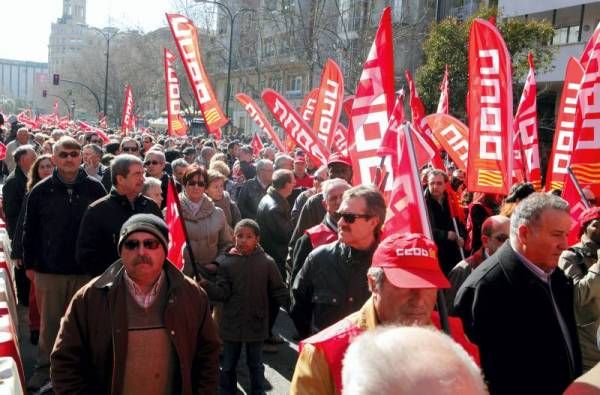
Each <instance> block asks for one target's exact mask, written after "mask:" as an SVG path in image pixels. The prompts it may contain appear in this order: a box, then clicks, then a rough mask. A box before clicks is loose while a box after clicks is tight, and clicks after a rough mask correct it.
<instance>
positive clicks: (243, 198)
mask: <svg viewBox="0 0 600 395" xmlns="http://www.w3.org/2000/svg"><path fill="white" fill-rule="evenodd" d="M266 193H267V189H266V188H263V187H262V185H260V183H259V182H258V179H257V178H256V177H254V178H251V179H249V180H248V181H246V182H245V183H244V184H242V187H241V188H240V193H239V194H238V198H237V203H238V207H239V209H240V213H241V214H242V218H251V219H256V210H257V209H258V203H260V199H262V197H263V196H265V194H266Z"/></svg>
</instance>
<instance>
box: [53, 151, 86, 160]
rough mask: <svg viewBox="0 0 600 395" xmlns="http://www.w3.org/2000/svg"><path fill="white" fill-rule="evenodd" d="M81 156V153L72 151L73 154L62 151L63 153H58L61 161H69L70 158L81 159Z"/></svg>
mask: <svg viewBox="0 0 600 395" xmlns="http://www.w3.org/2000/svg"><path fill="white" fill-rule="evenodd" d="M79 155H81V152H80V151H71V152H66V151H62V152H59V153H58V157H59V158H60V159H67V158H68V157H69V156H70V157H71V158H77V157H79Z"/></svg>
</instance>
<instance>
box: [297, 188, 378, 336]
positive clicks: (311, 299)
mask: <svg viewBox="0 0 600 395" xmlns="http://www.w3.org/2000/svg"><path fill="white" fill-rule="evenodd" d="M385 214H386V204H385V200H384V199H383V196H382V195H381V193H380V192H379V191H378V190H377V189H375V188H373V187H367V186H364V185H360V186H357V187H354V188H351V189H348V190H347V191H346V192H344V195H343V198H342V203H341V204H340V208H339V209H338V212H337V215H338V216H339V218H340V219H339V220H338V223H337V226H338V229H337V233H338V240H337V241H335V242H333V243H330V244H326V245H323V246H321V247H318V248H317V249H315V250H314V251H312V252H311V253H310V254H309V255H308V257H307V258H306V261H305V262H304V265H302V269H300V270H299V272H298V274H297V275H296V278H295V279H294V282H293V285H292V289H291V294H292V304H291V307H290V317H291V318H292V320H293V321H294V325H295V326H296V329H297V330H298V334H299V335H300V337H301V338H305V337H307V336H309V335H310V334H311V333H314V332H316V331H320V330H322V329H324V328H326V327H328V326H329V325H331V324H333V323H334V322H336V321H338V320H340V319H342V318H343V317H345V316H347V315H348V314H350V313H352V312H354V311H356V310H358V309H360V307H361V306H362V304H363V303H364V302H365V301H366V300H367V299H368V298H369V295H370V293H369V289H368V287H367V283H366V282H365V276H366V274H367V270H368V268H369V266H370V265H371V258H372V256H373V252H374V251H375V248H376V247H377V244H378V242H379V235H380V233H381V226H382V224H383V221H384V219H385Z"/></svg>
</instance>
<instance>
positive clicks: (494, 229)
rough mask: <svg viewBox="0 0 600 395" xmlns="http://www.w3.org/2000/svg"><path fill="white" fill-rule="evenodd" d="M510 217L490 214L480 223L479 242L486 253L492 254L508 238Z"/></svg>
mask: <svg viewBox="0 0 600 395" xmlns="http://www.w3.org/2000/svg"><path fill="white" fill-rule="evenodd" d="M509 232H510V218H508V217H505V216H504V215H492V216H491V217H488V218H487V219H486V220H485V221H483V225H481V244H482V245H483V248H485V249H486V251H487V254H488V255H492V254H493V253H494V252H496V250H497V249H498V248H500V246H501V245H502V244H503V243H504V242H505V241H506V240H507V239H508V235H509Z"/></svg>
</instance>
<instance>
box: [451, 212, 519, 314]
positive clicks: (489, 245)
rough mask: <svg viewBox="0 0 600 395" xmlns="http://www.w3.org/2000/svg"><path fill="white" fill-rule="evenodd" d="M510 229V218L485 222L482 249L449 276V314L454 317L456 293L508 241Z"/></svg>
mask: <svg viewBox="0 0 600 395" xmlns="http://www.w3.org/2000/svg"><path fill="white" fill-rule="evenodd" d="M509 228H510V218H508V217H505V216H504V215H493V216H491V217H488V218H486V219H485V221H483V225H481V248H479V249H478V250H477V251H475V252H474V253H473V255H471V256H470V257H468V258H467V259H465V260H463V261H460V262H458V263H457V264H456V266H454V268H452V270H451V271H450V274H448V280H450V284H452V286H451V287H450V288H449V289H447V290H446V291H445V297H446V306H447V307H448V313H449V314H451V315H453V312H454V298H455V297H456V292H458V289H459V288H460V286H461V285H462V283H464V282H465V280H466V279H467V277H469V274H471V272H472V271H473V270H475V268H476V267H477V266H479V265H480V264H481V262H483V261H485V260H486V259H487V258H489V257H490V256H492V255H493V254H494V253H495V252H496V250H498V248H500V247H501V246H502V244H504V242H505V241H506V240H508V232H509Z"/></svg>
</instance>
